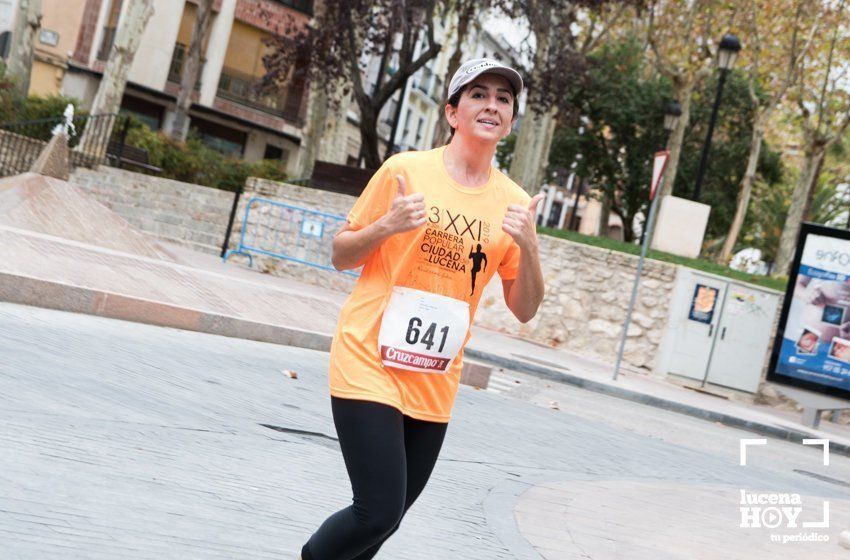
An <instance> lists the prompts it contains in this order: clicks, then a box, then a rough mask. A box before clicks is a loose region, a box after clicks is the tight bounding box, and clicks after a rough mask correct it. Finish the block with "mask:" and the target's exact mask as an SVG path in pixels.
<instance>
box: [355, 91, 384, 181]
mask: <svg viewBox="0 0 850 560" xmlns="http://www.w3.org/2000/svg"><path fill="white" fill-rule="evenodd" d="M358 105H359V106H360V151H361V152H362V153H363V158H364V163H365V165H366V167H367V168H368V169H378V168H379V167H381V157H380V156H379V155H378V112H377V111H375V110H374V109H372V107H371V105H368V104H365V103H361V104H358Z"/></svg>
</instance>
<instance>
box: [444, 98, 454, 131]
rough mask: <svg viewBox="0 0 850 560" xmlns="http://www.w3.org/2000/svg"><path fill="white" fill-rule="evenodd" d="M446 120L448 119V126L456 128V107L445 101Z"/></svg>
mask: <svg viewBox="0 0 850 560" xmlns="http://www.w3.org/2000/svg"><path fill="white" fill-rule="evenodd" d="M445 112H446V120H447V121H449V126H451V127H452V128H457V107H452V106H451V105H449V104H448V103H446V111H445Z"/></svg>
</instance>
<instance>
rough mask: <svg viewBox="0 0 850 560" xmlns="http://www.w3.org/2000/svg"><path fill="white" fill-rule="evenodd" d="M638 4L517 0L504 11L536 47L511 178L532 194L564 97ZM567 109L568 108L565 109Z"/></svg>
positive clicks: (540, 179)
mask: <svg viewBox="0 0 850 560" xmlns="http://www.w3.org/2000/svg"><path fill="white" fill-rule="evenodd" d="M640 3H641V2H636V1H623V2H606V0H514V1H507V2H505V3H504V8H503V9H504V10H505V11H506V12H507V13H508V14H509V15H512V16H513V17H521V18H523V19H524V20H525V21H526V22H527V23H528V27H529V29H530V32H531V37H533V42H534V44H533V45H531V44H530V42H529V41H526V43H525V45H524V47H525V49H527V50H528V51H531V52H532V53H533V54H532V56H531V57H530V58H532V60H533V61H534V62H533V69H532V71H531V75H530V76H527V77H525V82H526V85H527V88H528V98H527V99H528V101H527V106H528V107H529V109H530V110H528V111H526V114H525V116H524V117H523V120H522V123H521V125H520V127H519V135H518V137H517V141H516V151H515V153H514V156H513V158H512V161H511V168H510V171H509V175H510V176H511V177H512V178H513V179H514V180H515V181H517V182H518V183H519V184H520V185H522V186H523V187H524V188H525V190H527V191H528V192H529V193H532V194H533V193H535V192H537V190H538V189H539V188H540V185H541V183H542V182H543V178H544V174H545V171H546V167H547V163H548V161H547V160H548V156H549V151H550V148H551V145H552V136H553V134H554V131H555V119H556V116H557V114H558V109H559V107H558V106H557V102H558V101H559V100H561V99H563V92H564V91H565V90H566V89H567V88H568V87H570V86H571V85H572V84H574V83H575V81H577V80H580V79H581V76H582V75H583V73H584V71H585V57H586V56H587V54H588V53H589V52H591V51H592V50H593V49H594V48H595V47H596V45H597V44H598V43H599V41H600V40H601V39H602V38H603V37H605V36H606V34H607V33H608V32H609V31H610V30H611V28H612V27H613V26H614V25H615V24H616V23H617V22H619V21H620V19H621V18H622V17H623V15H624V14H625V13H626V11H627V9H628V8H629V7H630V6H632V5H637V4H640ZM567 109H569V108H567Z"/></svg>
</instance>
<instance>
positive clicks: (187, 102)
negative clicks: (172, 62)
mask: <svg viewBox="0 0 850 560" xmlns="http://www.w3.org/2000/svg"><path fill="white" fill-rule="evenodd" d="M212 4H213V0H198V7H197V10H196V11H195V24H194V25H193V26H192V39H191V41H189V50H188V52H187V53H186V62H185V64H184V66H183V73H182V74H181V76H180V89H179V91H178V92H177V106H176V108H175V112H174V122H173V123H172V125H171V137H172V138H173V139H174V140H177V141H179V142H185V141H186V135H187V134H188V133H189V122H188V121H189V108H190V107H191V106H192V94H193V93H194V91H195V84H197V83H198V79H200V77H201V68H202V64H201V55H202V51H203V48H204V42H205V41H206V38H207V36H208V35H209V32H210V25H211V23H212Z"/></svg>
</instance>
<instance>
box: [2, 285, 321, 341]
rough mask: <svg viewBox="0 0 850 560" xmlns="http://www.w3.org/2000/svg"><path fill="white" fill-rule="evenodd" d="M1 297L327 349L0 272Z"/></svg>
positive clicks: (252, 326) (284, 332)
mask: <svg viewBox="0 0 850 560" xmlns="http://www.w3.org/2000/svg"><path fill="white" fill-rule="evenodd" d="M0 301H6V302H9V303H17V304H20V305H30V306H33V307H45V308H49V309H57V310H60V311H70V312H72V313H85V314H87V315H97V316H100V317H108V318H110V319H120V320H123V321H133V322H136V323H146V324H149V325H157V326H161V327H171V328H175V329H183V330H189V331H198V332H204V333H208V334H217V335H221V336H229V337H232V338H243V339H247V340H256V341H258V342H271V343H274V344H283V345H286V346H296V347H299V348H307V349H310V350H319V351H322V352H327V351H329V350H330V348H331V339H332V338H333V337H332V336H331V335H330V334H324V333H320V332H314V331H308V330H302V329H297V328H294V327H284V326H280V325H268V324H265V323H259V322H256V321H250V320H247V319H240V318H239V317H232V316H229V315H223V314H220V313H213V312H208V311H202V310H198V309H190V308H187V307H180V306H177V305H173V304H169V303H162V302H158V301H153V300H149V299H144V298H138V297H133V296H127V295H122V294H116V293H112V292H105V291H102V290H96V289H92V288H83V287H80V286H72V285H69V284H63V283H61V282H51V281H47V280H41V279H38V278H32V277H27V276H21V275H18V274H9V273H5V272H0Z"/></svg>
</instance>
